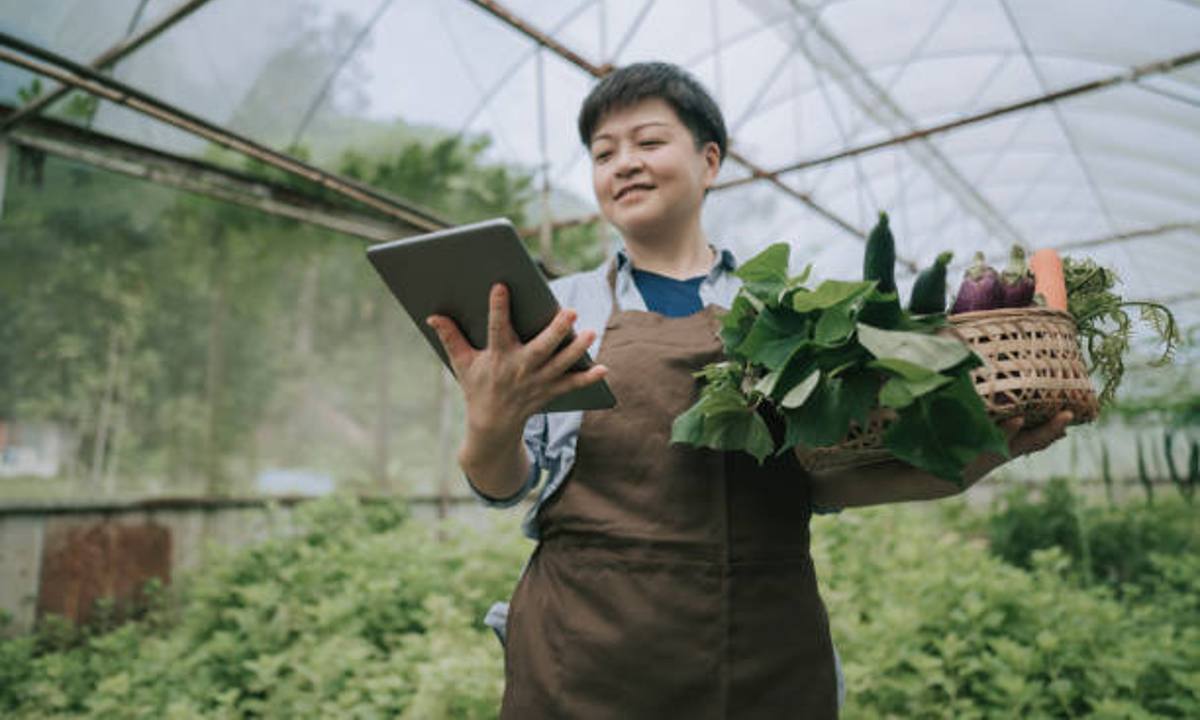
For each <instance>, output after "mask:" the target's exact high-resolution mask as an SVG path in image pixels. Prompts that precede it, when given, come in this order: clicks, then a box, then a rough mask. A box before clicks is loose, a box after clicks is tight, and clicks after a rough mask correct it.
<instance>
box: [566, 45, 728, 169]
mask: <svg viewBox="0 0 1200 720" xmlns="http://www.w3.org/2000/svg"><path fill="white" fill-rule="evenodd" d="M651 98H661V99H663V100H665V101H666V102H667V104H668V105H670V106H671V108H672V109H674V110H675V114H676V115H678V116H679V120H680V122H682V123H683V124H684V126H685V127H687V129H688V130H690V131H691V133H692V138H693V139H694V140H695V141H696V148H697V149H699V148H701V147H704V145H705V144H706V143H709V142H715V143H716V144H717V147H718V148H720V149H721V160H722V161H724V160H725V148H726V146H727V144H728V142H729V137H728V135H727V133H726V132H725V118H724V117H723V116H722V115H721V108H719V107H717V103H716V101H715V100H713V99H712V96H711V95H709V94H708V91H706V90H705V89H704V86H702V85H701V84H700V82H699V81H698V80H696V78H694V77H692V75H691V74H690V73H688V72H687V71H686V70H684V69H683V68H681V67H679V66H678V65H672V64H671V63H665V62H644V63H634V64H633V65H627V66H625V67H623V68H621V69H619V70H616V71H614V72H612V73H611V74H609V75H607V76H605V77H604V79H603V80H601V81H600V82H599V83H597V84H596V86H595V87H594V88H592V91H591V92H590V93H588V96H587V98H585V99H584V101H583V105H582V107H580V108H579V139H580V140H582V141H583V144H584V146H585V147H587V146H590V145H591V143H592V133H594V132H596V126H597V125H599V124H600V121H601V120H603V119H604V116H605V115H607V114H608V113H609V112H610V111H612V110H617V109H621V108H626V107H629V106H631V105H634V104H636V103H639V102H641V101H642V100H648V99H651Z"/></svg>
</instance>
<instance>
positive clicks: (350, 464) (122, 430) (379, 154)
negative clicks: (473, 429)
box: [0, 96, 605, 493]
mask: <svg viewBox="0 0 1200 720" xmlns="http://www.w3.org/2000/svg"><path fill="white" fill-rule="evenodd" d="M71 97H72V98H75V97H77V96H71ZM77 109H79V110H80V111H81V112H82V111H84V110H88V108H86V107H81V108H77ZM68 110H69V108H68ZM391 142H392V144H391V145H390V146H380V147H376V148H373V149H372V154H371V156H370V157H369V158H368V157H367V156H366V155H363V154H356V153H353V152H350V153H347V154H345V155H344V157H343V162H342V167H341V168H339V169H341V170H343V171H345V172H347V173H350V174H352V175H355V176H357V177H359V178H360V179H362V180H364V181H367V182H370V183H372V184H374V185H376V186H377V187H380V188H381V189H383V190H384V191H386V192H390V193H394V194H395V195H398V196H401V197H404V198H407V199H410V200H414V201H417V202H420V203H422V204H427V205H428V206H429V207H430V208H431V210H433V211H436V212H438V213H442V214H443V215H444V217H445V218H447V219H448V220H450V221H454V222H466V221H471V220H477V219H481V218H484V217H493V216H496V215H507V216H509V217H511V218H513V219H514V221H516V222H517V223H518V224H520V223H522V222H524V208H525V206H526V205H528V203H529V202H530V201H531V199H532V194H531V191H530V187H531V179H530V178H531V176H530V175H529V174H528V173H525V172H524V171H522V170H520V169H514V168H510V167H507V166H502V165H495V164H490V163H488V162H487V161H486V160H485V158H484V156H483V154H484V153H485V151H486V149H487V144H488V143H487V140H486V139H470V138H449V139H447V138H440V139H439V138H433V139H430V140H429V141H427V142H416V141H412V140H411V139H410V140H409V141H407V142H402V141H397V140H396V138H391ZM296 151H297V152H298V153H299V154H301V155H303V154H305V152H306V151H305V150H304V149H303V148H296ZM214 154H216V155H220V156H221V157H222V158H224V159H225V160H226V161H228V160H229V158H228V157H226V155H223V154H220V153H214ZM240 169H242V170H243V171H246V172H249V173H250V174H252V175H256V176H259V177H263V178H266V179H269V180H272V181H275V182H282V183H284V184H287V185H293V186H295V185H301V186H304V188H305V189H306V191H309V192H315V193H317V194H319V195H324V196H325V197H326V198H327V199H331V200H332V198H330V197H329V195H328V192H327V191H325V190H323V189H321V188H319V187H316V186H313V185H312V184H311V183H308V182H307V181H303V180H297V179H296V178H294V177H292V176H286V175H283V174H282V173H280V172H278V171H275V170H272V169H269V168H267V167H265V166H263V165H262V164H261V163H256V162H242V163H241V167H240ZM338 202H344V201H342V200H338ZM553 249H554V251H555V252H558V251H561V252H563V254H564V255H563V258H562V262H561V263H558V265H559V266H562V267H568V268H575V267H577V266H578V265H579V264H581V263H594V261H595V260H596V259H597V253H601V254H602V253H603V251H604V249H605V248H604V243H603V241H602V238H601V236H600V235H599V234H598V230H597V229H596V228H594V227H588V228H573V229H570V230H569V231H564V232H563V233H562V234H561V236H559V237H555V238H554V243H553ZM0 256H2V257H4V259H5V262H3V263H0V307H4V308H6V309H8V308H13V309H15V310H13V311H8V312H3V313H0V419H4V420H12V419H17V420H20V421H25V422H32V421H48V422H50V423H52V424H54V425H56V426H58V427H60V428H62V429H63V430H64V431H65V432H66V434H67V436H68V438H70V439H73V440H74V441H76V443H75V445H74V448H73V450H74V451H73V452H72V453H71V454H70V457H69V461H68V466H67V467H66V469H65V471H64V473H63V474H64V475H65V476H66V477H67V478H68V479H69V480H70V481H71V482H72V485H79V484H82V483H85V482H86V483H89V484H90V487H88V490H87V491H88V492H90V493H97V492H99V491H100V488H99V487H97V484H99V482H100V481H101V480H104V481H105V484H108V483H109V482H111V483H112V484H114V485H117V484H120V485H121V487H119V488H116V489H119V490H124V491H126V492H144V491H145V490H146V489H148V488H156V489H161V488H162V487H164V486H169V487H170V488H171V490H173V491H175V492H211V493H228V492H235V491H244V488H241V487H238V482H239V480H240V479H242V478H246V477H247V476H252V475H253V473H254V471H255V470H256V469H257V468H259V467H261V466H262V465H268V466H269V464H270V463H271V462H272V461H274V462H276V463H279V462H284V463H287V464H288V465H289V466H291V465H297V466H305V465H307V466H309V467H313V468H317V469H321V470H325V471H327V472H330V473H331V474H335V475H337V476H340V477H343V478H348V481H349V482H352V483H354V484H356V485H359V486H363V485H367V484H371V485H373V487H372V489H375V490H382V489H394V486H390V485H389V487H387V488H383V487H380V486H379V485H378V484H376V483H377V482H378V481H379V479H380V478H386V477H387V476H388V474H389V470H388V467H386V466H387V465H388V457H387V456H386V455H384V454H383V453H381V452H380V451H379V450H378V447H377V446H378V445H380V444H381V441H379V440H375V438H380V437H386V438H390V439H391V441H392V442H394V443H395V448H394V450H393V451H392V452H393V453H394V454H393V457H398V456H399V455H400V453H402V452H403V451H405V450H406V449H409V448H410V447H411V448H413V449H414V454H416V453H417V452H418V451H423V452H422V457H424V458H426V459H425V460H423V461H418V463H417V464H416V465H413V463H411V462H410V466H413V468H414V475H431V474H432V473H431V472H422V471H423V470H426V469H427V470H429V471H432V469H433V466H434V465H435V463H436V462H437V460H436V459H435V458H434V457H431V456H430V453H429V452H428V448H430V447H433V446H434V445H435V444H434V443H431V442H430V441H429V439H428V437H426V436H427V435H429V434H433V433H436V427H433V428H430V427H428V426H427V425H424V424H410V425H409V426H405V427H403V428H400V427H395V425H399V424H400V423H398V422H394V421H390V420H389V418H393V417H400V416H402V414H404V413H411V412H413V411H414V410H415V409H418V408H420V409H422V410H423V409H424V408H426V407H434V404H435V403H438V402H439V401H438V400H437V398H436V397H435V396H434V389H435V388H437V387H438V383H436V382H431V380H434V379H436V378H437V377H438V375H437V373H439V372H440V369H439V368H438V367H437V364H436V361H435V357H434V356H433V354H432V353H430V352H429V351H428V349H427V348H426V347H425V346H424V344H423V340H421V339H420V337H419V334H418V332H417V331H416V329H415V328H413V327H411V323H409V322H408V320H407V319H406V318H405V316H404V314H403V312H402V311H401V310H400V309H399V308H398V307H397V306H396V304H395V301H394V300H393V299H392V298H391V297H390V295H388V293H387V291H386V289H385V288H384V287H383V286H382V285H381V284H380V283H379V282H378V279H377V278H374V277H372V276H371V270H370V268H369V266H368V264H367V263H366V262H364V260H363V256H362V246H361V244H360V243H358V242H345V238H342V237H339V236H336V235H333V234H332V233H329V232H327V231H323V230H319V229H317V228H314V227H312V226H307V225H304V224H301V223H298V222H295V221H290V220H285V219H279V218H276V217H272V216H268V215H265V214H263V213H260V212H258V211H255V210H251V209H248V208H244V207H241V206H237V205H232V204H225V203H219V202H215V201H212V200H208V199H205V198H201V197H196V196H191V195H185V194H180V193H173V192H171V191H168V190H165V189H163V188H160V187H155V186H152V185H149V184H146V183H140V182H138V181H135V180H132V179H129V178H124V177H119V176H113V175H110V174H107V173H103V172H100V171H96V170H89V169H84V168H81V167H79V166H76V165H73V164H71V163H67V162H64V161H60V160H56V159H53V158H52V159H50V160H49V161H48V162H46V163H45V167H44V173H43V174H42V175H41V183H40V185H39V184H30V183H23V182H17V183H13V184H10V186H9V192H8V197H7V199H6V207H5V215H4V218H3V222H2V223H0ZM401 368H403V370H404V372H403V373H400V372H398V371H399V369H401ZM381 387H386V388H388V391H385V392H381V391H380V388H381ZM437 407H440V405H437ZM431 412H432V411H431ZM388 422H393V426H389V425H388V424H387V423H388ZM330 428H337V429H338V430H339V431H340V433H341V434H339V435H338V436H337V437H329V434H330V431H329V429H330ZM372 442H374V443H375V445H376V447H372V446H371V443H372ZM364 446H365V447H364ZM264 461H265V462H264ZM420 462H425V463H426V464H427V465H428V466H429V467H428V468H422V467H421V466H420ZM391 464H396V463H391ZM398 472H399V471H398V470H397V469H396V468H392V469H391V470H390V473H392V474H396V473H398ZM124 478H135V479H136V481H126V480H124ZM135 482H136V483H138V484H142V485H143V487H136V486H135ZM243 482H244V480H243ZM85 487H86V486H85Z"/></svg>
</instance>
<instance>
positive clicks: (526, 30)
mask: <svg viewBox="0 0 1200 720" xmlns="http://www.w3.org/2000/svg"><path fill="white" fill-rule="evenodd" d="M469 1H470V2H471V3H473V4H474V5H476V6H478V7H479V8H481V9H482V10H485V11H487V12H488V13H490V14H491V15H493V16H494V17H496V18H498V19H500V20H502V21H503V22H505V23H507V24H508V25H509V26H510V27H512V28H513V29H515V30H517V31H518V32H520V33H522V34H523V35H525V36H526V37H528V38H530V39H532V40H534V41H535V42H537V43H538V44H540V45H542V46H543V47H545V48H546V49H548V50H551V51H553V52H554V53H556V54H557V55H559V56H560V57H562V58H563V59H564V60H566V61H568V62H570V63H572V64H574V65H575V66H576V67H578V68H580V69H582V70H584V71H586V72H588V73H589V74H591V75H592V76H593V77H596V78H601V77H603V76H604V75H607V74H608V73H609V72H611V71H612V70H613V67H612V66H611V65H603V66H600V65H595V64H594V63H592V62H590V61H588V60H586V59H584V58H583V57H582V56H581V55H579V54H578V53H576V52H574V51H572V50H571V49H569V48H567V47H566V46H565V45H563V44H562V43H560V42H558V41H557V40H554V39H553V38H551V37H549V36H547V35H546V34H545V33H543V32H541V31H540V30H538V29H536V28H534V27H533V26H532V25H531V24H530V23H528V22H526V21H525V20H523V19H521V18H520V17H518V16H517V15H516V14H515V13H513V12H512V11H510V10H508V9H507V8H505V7H503V6H502V5H500V4H499V3H497V2H494V1H493V0H469ZM731 144H732V143H731ZM727 157H728V158H729V159H730V160H733V161H734V162H736V163H738V164H739V165H742V166H744V167H745V168H746V169H748V170H749V171H750V172H751V173H752V175H753V176H754V177H755V178H756V179H762V180H766V181H767V182H770V183H771V184H772V185H774V186H775V187H776V188H778V189H779V190H782V191H783V192H784V193H786V194H787V195H790V196H791V197H793V198H795V199H796V200H799V201H800V202H802V203H804V205H806V206H807V207H808V208H809V209H810V210H812V211H813V212H815V213H816V214H817V215H820V216H821V217H822V218H824V219H826V220H828V221H829V222H831V223H833V224H834V225H837V226H838V227H839V228H841V229H842V230H844V231H845V232H846V233H847V234H849V235H851V236H853V237H855V238H857V239H858V240H860V241H864V242H865V241H866V233H865V232H864V231H863V230H860V229H859V228H856V227H854V226H853V225H852V224H850V223H849V222H848V221H846V220H844V219H842V218H841V217H839V216H838V215H837V214H836V213H834V212H832V211H831V210H828V209H826V208H824V207H822V206H821V205H819V204H818V203H817V202H816V201H815V200H814V199H813V198H812V197H811V196H810V195H808V194H807V193H802V192H800V191H799V190H796V189H795V188H793V187H791V186H790V185H788V184H786V183H784V182H783V181H782V180H780V179H779V178H778V177H776V176H775V174H772V173H768V172H767V171H766V170H764V169H763V168H761V167H759V166H758V165H757V164H756V163H754V162H753V161H751V160H750V159H749V158H747V157H745V156H744V155H742V154H741V153H739V152H737V151H735V150H730V151H729V152H728V153H727ZM897 262H898V263H899V264H901V265H903V266H904V267H907V268H908V269H910V270H911V271H913V272H916V269H917V265H916V263H914V262H913V261H911V260H908V259H906V258H898V259H897Z"/></svg>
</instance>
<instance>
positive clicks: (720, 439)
mask: <svg viewBox="0 0 1200 720" xmlns="http://www.w3.org/2000/svg"><path fill="white" fill-rule="evenodd" d="M703 442H704V446H705V447H709V448H712V449H714V450H742V451H745V452H747V453H749V454H751V455H753V456H754V459H755V460H757V461H758V462H759V464H762V461H763V458H765V457H766V456H768V455H770V454H771V453H772V451H774V450H775V443H774V442H773V441H772V440H771V431H770V429H769V428H768V427H767V423H766V421H765V420H763V419H762V417H761V416H760V415H759V414H758V413H757V412H754V411H753V410H748V411H745V412H740V413H722V414H720V415H714V416H713V417H709V418H705V420H704V441H703Z"/></svg>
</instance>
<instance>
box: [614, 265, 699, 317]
mask: <svg viewBox="0 0 1200 720" xmlns="http://www.w3.org/2000/svg"><path fill="white" fill-rule="evenodd" d="M632 269H633V282H634V284H635V285H637V289H638V291H639V292H641V293H642V299H643V300H645V301H646V309H647V310H649V311H650V312H656V313H658V314H659V315H666V316H667V317H687V316H688V315H691V314H692V313H697V312H700V310H702V309H703V308H704V306H703V305H702V304H701V302H700V283H702V282H704V277H705V276H704V275H698V276H696V277H694V278H688V279H687V280H676V279H675V278H670V277H667V276H666V275H659V274H658V273H652V272H647V271H645V270H638V269H637V268H632Z"/></svg>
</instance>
